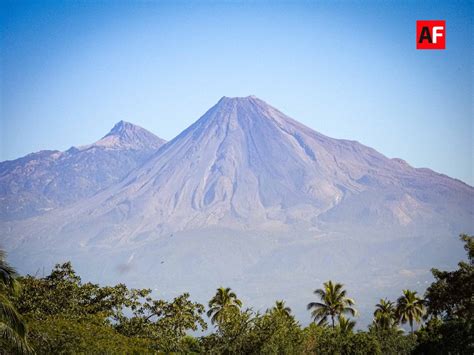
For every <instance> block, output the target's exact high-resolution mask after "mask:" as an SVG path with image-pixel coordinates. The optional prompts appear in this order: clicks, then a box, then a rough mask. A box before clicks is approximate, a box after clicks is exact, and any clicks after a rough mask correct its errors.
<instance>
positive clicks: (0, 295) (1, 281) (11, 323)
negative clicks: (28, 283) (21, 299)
mask: <svg viewBox="0 0 474 355" xmlns="http://www.w3.org/2000/svg"><path fill="white" fill-rule="evenodd" d="M16 276H17V274H16V272H15V270H14V269H13V268H12V267H11V266H10V265H8V263H7V262H6V260H5V253H4V252H3V251H2V250H0V338H3V339H4V340H6V341H7V343H9V344H10V345H11V346H12V347H14V348H16V350H17V351H18V352H19V353H27V352H29V351H30V350H31V349H30V347H29V345H28V343H27V341H26V331H27V330H26V325H25V323H24V322H23V319H22V317H21V315H20V314H19V313H18V311H17V310H16V309H15V307H14V306H13V304H12V302H11V301H10V299H9V297H8V296H9V295H16V294H17V293H18V290H19V285H18V282H17V281H16V279H15V278H16Z"/></svg>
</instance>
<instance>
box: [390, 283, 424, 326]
mask: <svg viewBox="0 0 474 355" xmlns="http://www.w3.org/2000/svg"><path fill="white" fill-rule="evenodd" d="M424 312H425V301H424V300H423V299H421V298H419V297H418V296H417V295H416V291H410V290H403V296H401V297H400V298H399V299H398V300H397V311H396V314H397V318H398V319H399V320H400V321H401V322H402V323H403V324H405V323H406V322H408V323H409V324H410V329H411V333H412V334H413V322H416V323H419V322H420V321H421V317H422V316H423V314H424Z"/></svg>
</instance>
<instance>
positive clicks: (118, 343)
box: [29, 315, 151, 354]
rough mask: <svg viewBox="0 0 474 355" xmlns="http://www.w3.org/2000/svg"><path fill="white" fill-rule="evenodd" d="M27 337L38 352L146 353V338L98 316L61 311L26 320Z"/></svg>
mask: <svg viewBox="0 0 474 355" xmlns="http://www.w3.org/2000/svg"><path fill="white" fill-rule="evenodd" d="M29 326H30V329H31V331H30V341H31V343H32V344H34V348H35V350H36V352H37V353H38V354H78V353H82V354H106V353H108V354H112V353H113V354H118V353H121V354H142V353H150V352H151V351H150V349H151V343H150V341H149V340H147V339H140V338H130V337H126V336H124V335H121V334H119V333H118V332H117V331H115V329H114V328H112V327H111V326H110V325H109V324H107V323H104V321H103V319H102V317H100V316H92V315H89V316H85V317H82V318H80V319H71V318H68V317H64V316H61V315H54V316H48V317H46V318H42V319H41V320H39V319H32V320H30V321H29Z"/></svg>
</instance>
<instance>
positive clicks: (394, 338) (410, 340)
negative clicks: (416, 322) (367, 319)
mask: <svg viewBox="0 0 474 355" xmlns="http://www.w3.org/2000/svg"><path fill="white" fill-rule="evenodd" d="M369 333H371V334H372V335H374V336H375V337H376V338H377V340H378V342H379V344H380V349H381V351H382V354H384V355H408V354H411V352H412V351H413V349H415V347H416V344H417V337H416V336H415V335H413V334H409V335H404V332H403V331H402V330H400V329H398V328H391V329H380V328H378V329H377V328H376V327H371V328H370V330H369Z"/></svg>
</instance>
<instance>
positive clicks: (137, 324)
mask: <svg viewBox="0 0 474 355" xmlns="http://www.w3.org/2000/svg"><path fill="white" fill-rule="evenodd" d="M203 313H204V306H203V305H201V304H199V303H194V302H192V301H190V300H189V294H188V293H185V294H183V295H181V296H178V297H176V298H174V299H173V301H172V302H167V301H164V300H152V299H151V298H146V300H145V302H144V303H143V304H141V305H140V306H138V307H135V308H134V311H133V315H132V316H131V317H121V318H120V319H119V323H118V324H117V325H116V326H115V328H116V329H117V330H118V331H119V332H120V333H121V334H124V335H126V336H130V337H141V338H146V339H152V340H153V341H154V342H155V348H156V349H159V350H161V351H166V352H173V351H181V350H183V349H182V346H183V347H184V348H188V347H189V346H190V342H189V339H187V341H186V342H184V343H183V338H184V337H185V336H186V332H187V331H188V330H193V331H197V330H198V329H203V330H204V329H207V324H206V322H205V321H204V319H203V318H202V314H203Z"/></svg>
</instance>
